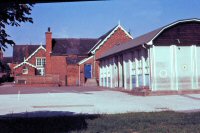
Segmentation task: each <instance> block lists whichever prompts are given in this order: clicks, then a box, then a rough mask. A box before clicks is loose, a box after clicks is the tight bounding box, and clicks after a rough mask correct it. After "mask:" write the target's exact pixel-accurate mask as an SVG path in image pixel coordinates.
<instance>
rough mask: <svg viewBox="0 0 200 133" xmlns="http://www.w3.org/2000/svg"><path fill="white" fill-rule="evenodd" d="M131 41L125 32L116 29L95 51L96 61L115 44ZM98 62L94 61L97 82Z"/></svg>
mask: <svg viewBox="0 0 200 133" xmlns="http://www.w3.org/2000/svg"><path fill="white" fill-rule="evenodd" d="M129 40H131V38H129V37H128V36H127V35H126V34H125V32H124V31H123V30H122V29H121V28H118V29H117V31H115V33H114V34H113V35H112V36H111V37H110V38H109V39H108V40H107V41H106V42H105V43H104V44H103V45H102V46H101V47H100V48H99V49H98V50H97V51H96V53H95V58H96V59H98V58H99V57H100V56H101V55H103V54H104V53H105V52H106V51H107V50H108V49H110V48H112V47H114V46H115V45H116V44H119V43H124V42H127V41H129ZM99 71H100V68H99V61H95V76H96V79H97V81H98V80H99Z"/></svg>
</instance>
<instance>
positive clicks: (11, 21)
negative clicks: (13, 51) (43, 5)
mask: <svg viewBox="0 0 200 133" xmlns="http://www.w3.org/2000/svg"><path fill="white" fill-rule="evenodd" d="M32 7H33V4H32V3H28V4H20V3H19V2H8V3H1V4H0V47H1V49H2V50H4V51H5V48H7V45H8V44H9V45H15V42H14V41H13V40H12V39H9V38H10V36H9V35H8V34H7V33H6V27H7V26H16V27H18V26H20V23H22V22H30V23H33V19H32V18H31V17H30V15H31V11H32V9H31V8H32Z"/></svg>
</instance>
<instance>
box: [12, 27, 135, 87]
mask: <svg viewBox="0 0 200 133" xmlns="http://www.w3.org/2000/svg"><path fill="white" fill-rule="evenodd" d="M45 36H46V45H15V46H14V47H13V59H12V63H11V64H10V67H11V69H12V74H13V75H14V77H15V83H16V84H20V85H39V86H55V85H61V86H65V85H84V84H85V83H86V82H88V81H89V80H93V83H94V82H95V83H96V84H98V81H99V61H97V60H96V59H97V58H99V57H100V56H102V55H103V54H104V53H105V52H106V51H107V50H108V49H110V48H112V47H114V46H115V45H118V44H121V43H123V42H127V41H129V40H131V39H132V37H131V35H130V34H129V33H128V32H127V31H126V30H124V29H123V28H122V27H121V25H117V26H115V27H114V28H112V29H111V30H110V31H108V32H107V33H105V34H104V35H102V36H101V37H99V38H53V37H52V32H51V31H50V28H48V31H47V32H46V33H45Z"/></svg>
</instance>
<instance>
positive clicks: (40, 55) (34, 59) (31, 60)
mask: <svg viewBox="0 0 200 133" xmlns="http://www.w3.org/2000/svg"><path fill="white" fill-rule="evenodd" d="M36 57H46V52H45V50H44V49H40V50H39V51H38V52H37V53H36V54H35V55H33V56H32V57H31V58H30V59H29V60H28V62H29V63H30V64H33V65H36Z"/></svg>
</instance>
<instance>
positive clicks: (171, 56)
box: [98, 19, 200, 91]
mask: <svg viewBox="0 0 200 133" xmlns="http://www.w3.org/2000/svg"><path fill="white" fill-rule="evenodd" d="M199 57H200V20H199V19H185V20H179V21H176V22H174V23H171V24H169V25H166V26H164V27H161V28H159V29H156V30H154V31H152V32H149V33H147V34H144V35H142V36H139V37H137V38H135V39H133V40H131V41H129V42H126V43H123V44H121V45H118V46H115V47H113V48H112V49H110V50H108V51H107V52H106V53H105V54H104V55H102V56H101V57H100V58H99V59H98V60H99V61H100V77H99V78H100V86H105V87H111V88H118V87H122V88H124V89H126V90H136V89H141V90H142V89H143V90H144V89H148V90H150V91H184V90H198V89H200V70H199V68H200V59H199Z"/></svg>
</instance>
